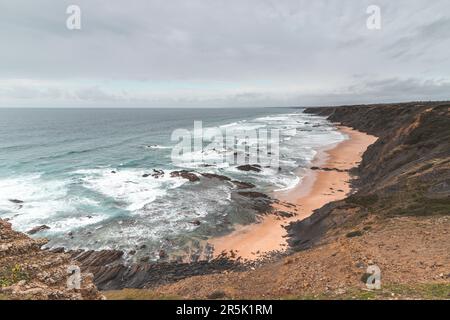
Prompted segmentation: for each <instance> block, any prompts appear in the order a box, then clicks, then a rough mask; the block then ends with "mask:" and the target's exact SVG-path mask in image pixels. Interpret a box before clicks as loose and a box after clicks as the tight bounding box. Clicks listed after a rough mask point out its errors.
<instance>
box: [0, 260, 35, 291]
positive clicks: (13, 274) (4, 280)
mask: <svg viewBox="0 0 450 320" xmlns="http://www.w3.org/2000/svg"><path fill="white" fill-rule="evenodd" d="M28 279H29V276H28V274H27V272H26V271H24V270H23V269H22V266H21V265H20V264H15V265H13V266H9V267H4V268H3V269H2V270H1V271H0V287H8V286H11V285H13V284H15V283H17V282H19V281H21V280H28Z"/></svg>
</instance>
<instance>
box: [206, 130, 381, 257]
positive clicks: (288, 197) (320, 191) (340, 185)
mask: <svg viewBox="0 0 450 320" xmlns="http://www.w3.org/2000/svg"><path fill="white" fill-rule="evenodd" d="M338 129H339V130H340V131H341V132H342V133H344V134H345V135H347V136H348V139H347V140H345V141H343V142H340V143H338V144H336V145H331V146H330V147H329V148H327V149H323V150H319V152H318V153H317V155H316V157H315V159H314V161H313V164H312V167H311V168H313V167H319V168H328V169H338V170H344V171H337V170H321V169H319V170H312V169H299V172H298V175H299V176H302V177H303V179H302V181H301V183H299V184H298V185H297V186H296V187H294V188H293V189H291V190H288V191H283V192H281V191H280V192H276V193H274V194H273V195H272V196H273V197H274V198H275V199H278V200H279V203H278V204H274V208H275V209H276V210H279V211H284V212H290V213H293V214H295V216H293V217H291V218H282V217H280V216H277V215H269V216H266V217H263V218H262V219H261V220H260V221H259V222H258V223H255V224H251V225H246V226H236V228H235V231H233V232H232V233H231V234H228V235H226V236H223V237H218V238H213V239H210V240H209V241H208V242H209V243H210V244H212V245H213V246H214V248H215V254H216V255H219V254H221V253H223V252H227V253H229V252H231V251H232V252H234V253H235V256H236V257H241V258H242V259H247V260H255V259H258V258H260V257H261V256H263V255H264V254H267V253H269V252H272V251H280V250H284V249H285V248H286V247H287V242H286V239H285V236H286V230H285V228H284V226H286V225H288V224H289V223H290V222H293V221H297V220H302V219H304V218H307V217H309V216H310V215H311V214H312V213H313V211H314V210H315V209H318V208H320V207H322V206H323V205H325V204H327V203H328V202H331V201H336V200H341V199H344V198H345V197H346V196H347V195H348V194H349V193H350V192H351V188H350V183H349V181H350V175H349V173H348V172H347V170H349V169H351V168H353V167H356V166H357V165H358V164H359V162H360V161H361V157H362V154H363V153H364V152H365V151H366V149H367V147H368V146H369V145H371V144H372V143H374V142H375V141H376V137H374V136H370V135H367V134H365V133H363V132H359V131H356V130H353V129H351V128H348V127H343V126H340V127H338ZM286 203H287V205H286Z"/></svg>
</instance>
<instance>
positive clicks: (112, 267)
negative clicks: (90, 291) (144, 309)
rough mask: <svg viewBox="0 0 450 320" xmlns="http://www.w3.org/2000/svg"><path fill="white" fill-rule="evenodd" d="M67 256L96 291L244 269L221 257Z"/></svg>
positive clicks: (106, 252)
mask: <svg viewBox="0 0 450 320" xmlns="http://www.w3.org/2000/svg"><path fill="white" fill-rule="evenodd" d="M52 251H55V250H52ZM56 251H59V250H58V249H56ZM67 254H68V255H70V257H71V259H73V260H75V261H77V263H78V264H80V265H81V270H82V272H86V273H91V274H93V275H94V277H93V281H94V283H95V285H96V286H97V287H98V288H99V289H100V290H116V289H123V288H150V287H154V286H158V285H162V284H167V283H172V282H176V281H178V280H181V279H184V278H187V277H192V276H197V275H205V274H215V273H221V272H223V271H225V270H236V271H237V270H243V268H244V266H243V265H241V264H239V263H238V262H237V261H234V260H229V259H227V258H226V257H225V256H219V257H218V258H215V259H212V260H206V259H204V260H200V259H199V256H197V257H194V256H193V257H191V259H190V260H191V261H190V262H189V263H187V262H178V261H170V262H169V261H163V260H162V261H159V262H148V261H141V262H140V263H129V262H128V261H125V259H124V253H123V252H122V251H118V250H102V251H92V250H90V251H82V250H80V251H69V252H67ZM165 255H166V254H165V252H160V257H161V256H163V257H165Z"/></svg>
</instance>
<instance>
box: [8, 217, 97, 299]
mask: <svg viewBox="0 0 450 320" xmlns="http://www.w3.org/2000/svg"><path fill="white" fill-rule="evenodd" d="M46 243H47V240H46V239H36V240H34V239H31V238H30V237H28V236H26V235H25V234H23V233H20V232H16V231H14V230H12V229H11V224H10V223H8V222H6V221H4V220H1V219H0V300H2V299H14V300H22V299H25V300H28V299H32V300H61V299H64V300H85V299H86V300H99V299H103V296H102V295H101V294H100V293H99V291H98V290H97V288H96V286H95V285H94V283H93V276H92V275H91V274H85V273H81V274H80V280H81V281H80V286H79V288H77V287H78V286H77V285H74V286H73V289H69V288H68V286H67V282H68V278H69V276H70V275H71V274H70V273H69V271H71V270H75V268H77V266H78V263H76V262H75V261H73V260H72V259H71V258H70V256H69V255H67V254H64V253H55V252H49V251H47V250H42V249H41V247H42V246H43V245H45V244H46Z"/></svg>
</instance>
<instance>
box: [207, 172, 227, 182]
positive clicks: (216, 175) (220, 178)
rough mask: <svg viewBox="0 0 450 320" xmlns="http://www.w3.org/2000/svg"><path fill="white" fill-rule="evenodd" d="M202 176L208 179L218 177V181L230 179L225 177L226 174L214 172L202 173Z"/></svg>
mask: <svg viewBox="0 0 450 320" xmlns="http://www.w3.org/2000/svg"><path fill="white" fill-rule="evenodd" d="M201 175H202V176H203V177H205V178H209V179H219V180H220V181H230V180H231V179H230V178H228V177H226V176H222V175H220V174H214V173H202V174H201Z"/></svg>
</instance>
